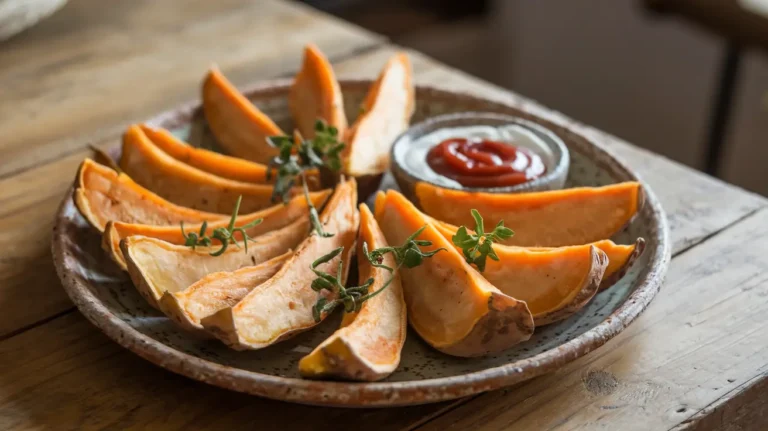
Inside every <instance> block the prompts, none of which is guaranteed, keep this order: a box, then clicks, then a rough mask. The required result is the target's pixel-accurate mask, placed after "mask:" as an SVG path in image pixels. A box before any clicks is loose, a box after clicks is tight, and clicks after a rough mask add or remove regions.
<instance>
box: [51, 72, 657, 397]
mask: <svg viewBox="0 0 768 431" xmlns="http://www.w3.org/2000/svg"><path fill="white" fill-rule="evenodd" d="M370 84H371V81H342V82H341V87H342V90H343V93H344V98H345V100H344V103H345V106H346V107H347V108H348V112H347V115H348V117H349V118H350V119H353V118H355V117H356V115H357V112H356V111H357V109H356V107H357V106H359V105H360V102H361V100H362V99H363V97H364V95H365V93H366V92H367V90H368V87H369V86H370ZM288 86H289V82H288V81H273V82H266V83H263V84H260V85H258V86H256V87H254V88H252V89H250V90H249V91H247V92H246V95H247V96H248V97H249V98H250V99H251V100H253V101H254V102H256V104H257V105H258V106H259V107H260V108H261V109H262V110H263V111H265V112H266V113H267V114H268V115H269V116H270V117H272V118H273V119H274V120H275V121H276V122H277V123H278V124H279V125H280V126H281V127H282V128H283V130H292V129H293V128H292V125H291V119H290V115H289V111H288V105H287V92H288V88H289V87H288ZM416 98H417V103H416V114H415V115H414V118H413V122H414V123H415V122H419V121H421V120H423V119H426V118H429V117H431V116H434V115H438V114H445V113H450V112H459V111H488V112H499V113H503V114H508V115H514V116H519V117H523V118H526V119H529V120H531V121H534V122H536V123H539V124H541V125H543V126H545V127H547V128H549V129H550V130H552V131H553V132H554V133H556V134H557V135H559V136H560V137H561V138H562V139H563V140H564V141H565V142H566V144H567V145H568V147H569V150H570V153H571V169H570V174H569V177H568V181H567V186H568V187H572V186H600V185H604V184H610V183H615V182H620V181H628V180H639V179H638V177H637V175H636V174H635V173H634V172H633V171H632V170H631V169H630V168H629V167H627V166H625V165H624V164H623V163H622V162H620V161H618V160H617V159H616V158H615V157H614V156H612V155H611V154H609V153H608V152H607V151H606V150H605V149H603V148H601V147H599V146H598V145H597V144H595V143H593V142H590V141H589V140H588V139H586V138H584V137H583V136H581V135H579V134H577V133H575V132H574V131H573V130H570V129H569V128H568V127H567V126H559V125H556V124H553V123H551V122H548V121H545V120H543V119H540V118H538V117H535V116H533V115H531V114H529V113H526V112H522V111H520V110H519V109H515V108H512V107H509V106H505V105H501V104H498V103H494V102H490V101H487V100H484V99H480V98H476V97H474V96H470V95H466V94H460V93H454V92H449V91H443V90H437V89H434V88H428V87H418V88H417V91H416ZM149 123H150V124H152V125H155V126H162V127H165V128H167V129H170V130H171V131H173V133H174V134H176V135H177V136H179V137H181V138H183V139H186V140H188V141H190V142H192V143H193V144H195V145H200V146H205V147H214V148H215V142H214V141H213V139H212V138H211V137H210V134H209V133H208V131H207V129H206V126H205V121H204V119H203V116H202V113H201V111H200V109H199V106H197V105H194V106H193V105H189V106H184V107H181V108H179V109H177V110H174V111H171V112H167V113H165V114H162V115H160V116H158V117H156V118H154V119H152V120H151V121H150V122H149ZM643 186H644V188H645V195H646V199H645V205H644V206H643V208H642V210H641V211H640V212H639V213H638V215H637V216H636V217H635V219H634V220H633V222H632V223H631V224H630V225H629V226H628V227H627V228H626V229H625V230H624V231H622V232H620V233H619V234H617V235H616V236H615V237H614V238H613V239H614V240H615V241H616V242H619V243H624V244H631V243H632V242H633V241H634V239H635V238H637V237H643V238H645V239H646V249H645V252H644V253H643V255H642V256H641V258H640V259H639V260H638V261H637V262H635V264H634V265H633V266H632V267H631V269H630V270H629V271H628V272H627V273H626V274H625V275H624V276H623V277H622V278H621V280H620V281H619V282H618V283H617V284H616V285H614V286H613V287H611V288H610V289H609V290H607V291H605V292H602V293H600V294H598V295H597V296H596V297H595V298H594V299H593V300H592V301H591V302H590V303H589V305H588V306H586V307H585V308H584V309H582V310H581V311H580V312H579V313H577V314H575V315H574V316H572V317H570V318H569V319H567V320H564V321H562V322H559V323H557V324H553V325H549V326H546V327H542V328H537V329H536V332H535V334H534V335H533V337H532V338H531V339H530V340H529V341H527V342H525V343H522V344H520V345H518V346H516V347H514V348H512V349H510V350H507V351H505V352H504V353H502V354H499V355H495V356H490V357H485V358H473V359H462V358H454V357H450V356H447V355H444V354H442V353H440V352H438V351H436V350H434V349H432V348H430V347H429V346H428V345H426V344H425V343H424V342H422V341H421V340H420V339H419V337H418V336H416V335H415V334H414V333H412V332H409V334H408V337H407V341H406V343H405V349H404V351H403V355H402V362H401V363H400V367H399V368H398V369H397V371H396V372H395V373H394V374H392V375H391V376H390V377H389V378H387V379H386V380H384V381H381V382H377V383H347V382H328V381H310V380H303V379H300V378H299V374H298V370H297V364H298V361H299V359H300V358H301V357H302V356H304V355H305V354H307V353H308V352H310V351H311V350H312V348H314V347H315V346H316V345H317V344H319V343H320V342H321V341H322V340H324V339H325V338H326V337H328V336H329V335H330V334H331V333H332V332H333V331H334V330H335V329H336V328H337V327H338V321H339V313H335V315H334V316H333V317H332V318H329V319H326V321H325V322H323V323H322V324H321V325H319V326H318V327H316V328H315V329H313V330H311V331H308V332H305V333H303V334H300V335H298V336H296V337H294V338H292V339H290V340H288V341H285V342H282V343H278V344H276V345H274V346H271V347H269V348H267V349H263V350H258V351H251V352H237V351H234V350H230V349H228V348H226V347H225V346H224V345H222V344H221V343H219V342H218V341H214V340H205V339H200V338H196V336H194V335H190V334H189V333H187V332H184V331H183V330H181V329H179V328H178V327H177V326H175V325H174V324H173V323H172V322H171V321H170V320H168V319H167V318H165V317H164V316H163V315H162V314H160V313H159V312H158V311H156V310H155V309H153V308H151V307H150V306H149V305H147V304H146V303H145V301H144V300H143V299H142V297H141V296H140V295H139V293H138V292H137V291H136V290H135V289H134V287H133V285H132V284H131V282H130V280H129V279H128V277H127V275H126V274H123V273H122V272H121V271H120V270H119V269H118V268H117V267H116V266H115V265H114V264H112V262H111V261H110V260H109V258H108V257H107V256H106V254H105V253H103V252H102V251H101V248H100V237H99V235H98V234H97V232H95V231H94V230H93V229H91V228H90V227H89V225H88V224H87V223H86V221H85V220H84V219H83V218H82V217H81V216H80V214H79V213H78V211H77V209H76V208H75V205H74V204H73V202H72V199H71V197H70V196H69V195H68V196H67V198H66V199H65V200H64V202H62V204H61V208H60V210H59V212H58V215H57V222H56V228H55V232H54V236H53V256H54V260H55V263H56V269H57V271H58V274H59V277H60V278H61V280H62V283H63V285H64V288H65V289H66V290H67V293H68V294H69V296H70V297H71V298H72V300H73V301H74V303H75V304H76V305H77V307H78V308H79V309H80V311H81V312H82V313H83V314H84V315H85V316H86V317H87V318H88V319H89V320H90V321H91V322H93V324H94V325H96V326H97V327H99V328H100V329H101V330H102V331H104V332H105V333H106V334H107V335H108V336H110V337H111V338H112V339H114V340H115V341H116V342H118V343H120V344H121V345H123V346H124V347H126V348H128V349H130V350H132V351H133V352H135V353H136V354H138V355H140V356H142V357H143V358H145V359H147V360H149V361H152V362H154V363H155V364H157V365H160V366H162V367H164V368H167V369H169V370H171V371H174V372H177V373H179V374H183V375H185V376H188V377H190V378H193V379H197V380H200V381H203V382H206V383H210V384H213V385H216V386H221V387H224V388H228V389H233V390H236V391H241V392H247V393H250V394H254V395H259V396H264V397H269V398H275V399H280V400H286V401H292V402H300V403H307V404H323V405H334V406H396V405H407V404H419V403H429V402H436V401H442V400H447V399H452V398H457V397H463V396H467V395H471V394H475V393H478V392H482V391H488V390H491V389H496V388H500V387H503V386H507V385H511V384H514V383H517V382H520V381H523V380H526V379H530V378H532V377H535V376H537V375H540V374H543V373H546V372H549V371H553V370H555V369H557V368H559V367H561V366H563V365H564V364H566V363H568V362H570V361H573V360H574V359H576V358H578V357H580V356H582V355H585V354H586V353H587V352H589V351H591V350H594V349H596V348H598V347H599V346H601V345H602V344H604V343H605V342H606V341H608V340H609V339H610V338H612V337H614V336H615V335H616V334H618V333H619V332H621V331H622V330H623V329H624V328H625V327H626V326H627V325H628V324H629V323H630V322H631V321H632V320H634V319H635V318H636V317H637V316H638V315H639V314H640V313H641V312H642V311H643V309H645V307H646V306H647V305H648V303H649V302H650V301H651V299H652V298H653V297H654V295H655V294H656V292H657V291H658V289H659V286H660V285H661V283H662V280H663V276H664V274H665V272H666V269H667V265H668V263H669V256H670V252H669V239H668V232H667V231H668V229H667V225H666V221H665V217H664V214H663V212H662V209H661V207H660V205H659V202H658V200H657V199H656V197H655V196H654V194H653V192H652V191H651V190H650V189H649V188H648V186H647V185H646V184H643ZM388 187H395V185H394V182H393V181H392V179H391V177H388V176H387V177H385V179H384V181H383V183H382V188H388Z"/></svg>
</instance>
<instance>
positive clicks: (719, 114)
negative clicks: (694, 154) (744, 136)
mask: <svg viewBox="0 0 768 431" xmlns="http://www.w3.org/2000/svg"><path fill="white" fill-rule="evenodd" d="M741 54H742V47H741V46H740V45H738V44H737V43H735V42H728V44H727V46H726V49H725V53H724V56H723V60H722V63H721V66H720V76H719V81H718V88H717V93H716V94H715V98H714V103H713V105H712V111H711V114H710V122H709V133H708V135H707V142H706V147H705V149H706V154H705V157H706V158H705V159H704V170H705V171H706V172H707V173H708V174H710V175H713V176H718V173H719V170H720V166H721V158H722V155H723V146H724V141H725V137H726V133H727V131H728V123H729V121H730V117H731V111H732V110H733V101H734V96H735V93H736V84H737V80H738V74H739V66H740V63H741Z"/></svg>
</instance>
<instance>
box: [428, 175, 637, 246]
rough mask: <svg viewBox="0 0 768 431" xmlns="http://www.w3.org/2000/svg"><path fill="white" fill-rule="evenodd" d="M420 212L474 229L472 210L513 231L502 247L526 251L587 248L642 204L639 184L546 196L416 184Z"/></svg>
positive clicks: (607, 235) (620, 225)
mask: <svg viewBox="0 0 768 431" xmlns="http://www.w3.org/2000/svg"><path fill="white" fill-rule="evenodd" d="M416 196H417V199H418V202H419V205H420V206H421V208H422V210H423V211H424V212H425V213H427V214H428V215H430V216H432V217H434V218H435V219H437V220H441V221H445V222H447V223H451V224H453V225H456V226H462V225H465V226H468V227H472V226H474V225H475V224H474V220H473V219H472V215H471V212H470V211H471V210H472V209H476V210H478V211H479V212H480V215H481V216H482V217H483V219H484V221H485V226H489V227H490V226H495V225H496V223H498V222H499V220H504V225H505V226H507V227H509V228H511V229H512V230H513V231H515V235H514V236H513V237H512V238H510V239H509V240H507V241H505V242H504V243H505V244H507V245H519V246H530V247H561V246H567V245H581V244H588V243H591V242H595V241H600V240H603V239H607V238H610V237H611V236H613V235H614V234H616V233H617V232H619V231H620V230H621V229H622V228H623V227H624V226H625V225H626V224H627V223H628V222H629V221H630V220H631V218H632V217H633V216H634V215H635V213H636V212H637V210H638V209H639V207H640V204H641V202H642V189H641V187H640V184H639V183H636V182H626V183H619V184H613V185H610V186H604V187H581V188H572V189H564V190H556V191H548V192H535V193H519V194H495V193H472V192H466V191H458V190H449V189H444V188H440V187H437V186H434V185H432V184H428V183H424V182H419V183H417V184H416Z"/></svg>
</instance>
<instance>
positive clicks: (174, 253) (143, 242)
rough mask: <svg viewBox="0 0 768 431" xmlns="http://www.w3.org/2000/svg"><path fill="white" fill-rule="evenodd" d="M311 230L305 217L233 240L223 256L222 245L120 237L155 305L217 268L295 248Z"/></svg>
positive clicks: (132, 271) (137, 280)
mask: <svg viewBox="0 0 768 431" xmlns="http://www.w3.org/2000/svg"><path fill="white" fill-rule="evenodd" d="M308 232H309V220H308V219H307V218H305V217H301V218H299V219H297V220H296V221H294V222H293V223H291V224H289V225H288V226H285V227H283V228H280V229H277V230H274V231H271V232H268V233H265V234H264V235H260V236H257V237H256V238H254V239H253V241H248V251H247V252H246V251H245V248H244V246H243V244H230V245H229V246H228V247H227V249H226V251H224V253H223V254H221V255H220V256H211V254H210V253H211V252H215V251H216V250H218V249H219V248H220V247H219V246H218V244H217V245H213V246H211V247H196V248H194V249H192V248H191V247H187V246H184V245H176V244H171V243H169V242H165V241H163V240H160V239H157V238H150V237H146V236H141V235H133V236H129V237H128V238H124V239H123V240H121V241H120V250H121V251H122V255H123V257H124V258H125V261H126V265H127V267H128V274H129V275H130V276H131V280H132V281H133V285H134V286H136V288H137V289H138V290H139V292H141V294H142V295H143V296H144V297H145V298H146V299H147V301H148V302H149V303H150V305H152V306H153V307H156V308H157V306H158V301H159V300H160V297H161V296H162V295H163V293H165V292H171V293H173V292H179V291H182V290H184V289H186V288H187V287H189V286H191V285H192V283H194V282H196V281H198V280H200V279H201V278H203V277H205V276H206V275H208V274H210V273H213V272H222V271H228V272H229V271H235V270H238V269H240V268H242V267H245V266H253V265H258V264H260V263H262V262H265V261H267V260H269V259H272V258H273V257H276V256H279V255H281V254H283V253H285V252H286V251H287V250H289V249H293V248H295V247H296V246H297V245H298V244H299V243H300V242H301V241H302V240H303V239H304V238H306V236H307V233H308Z"/></svg>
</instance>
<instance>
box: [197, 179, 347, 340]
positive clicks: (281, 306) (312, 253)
mask: <svg viewBox="0 0 768 431" xmlns="http://www.w3.org/2000/svg"><path fill="white" fill-rule="evenodd" d="M356 204H357V185H356V184H355V181H354V180H350V181H346V182H343V183H341V184H339V185H338V186H336V190H335V191H334V194H333V195H332V196H331V199H330V200H329V202H328V204H327V205H326V207H325V208H324V209H323V211H322V212H321V214H320V222H321V223H322V224H323V226H324V229H325V230H326V231H327V232H332V233H334V235H333V236H332V237H328V238H323V237H320V236H318V235H317V234H312V235H310V236H309V237H308V238H307V239H305V240H304V241H303V242H302V243H301V244H300V245H299V246H298V248H297V249H296V252H295V254H294V255H293V257H291V258H290V259H289V260H288V261H287V262H286V263H285V265H283V267H282V268H281V269H280V271H278V273H277V274H275V276H274V277H272V278H270V279H269V280H268V281H266V282H264V283H263V284H261V285H259V286H257V287H255V288H254V289H253V290H251V292H250V293H248V295H246V296H245V298H243V299H242V300H241V301H240V302H239V303H237V305H235V306H233V307H231V308H225V309H223V310H220V311H219V312H217V313H215V314H214V315H212V316H209V317H207V318H205V319H203V320H202V321H201V324H202V325H203V328H204V329H205V330H206V331H208V332H210V333H212V334H213V335H214V336H216V337H217V338H219V339H220V340H221V341H223V342H224V343H225V344H227V345H228V346H230V347H232V348H234V349H237V350H245V349H261V348H264V347H267V346H269V345H272V344H274V343H276V342H278V341H281V340H283V339H286V338H288V337H291V336H293V335H295V334H296V333H299V332H302V331H305V330H307V329H310V328H312V327H314V326H315V325H317V323H318V322H315V319H314V317H313V313H312V308H313V306H314V305H315V303H316V302H317V300H318V295H319V294H318V293H317V292H315V291H314V290H312V288H311V287H310V286H311V284H312V281H313V280H314V279H315V278H317V275H315V274H314V273H313V272H312V270H311V269H310V265H311V264H312V262H314V261H315V260H316V259H318V258H319V257H320V256H324V255H326V254H328V253H330V252H331V251H333V250H334V249H336V248H338V247H344V251H343V253H341V254H340V255H338V256H336V257H335V258H333V259H331V260H330V261H329V262H327V263H324V264H321V265H320V266H318V268H317V269H318V270H320V271H325V272H327V273H329V274H334V275H335V276H336V277H337V278H338V279H339V280H340V281H341V282H342V283H344V282H345V281H346V276H347V271H348V268H349V262H350V258H351V256H352V254H353V247H354V244H355V240H356V238H357V229H358V225H359V216H358V214H357V208H356V207H355V205H356ZM339 261H342V262H343V269H342V270H343V274H336V272H337V268H338V263H339ZM321 295H323V296H324V297H326V298H327V299H329V300H330V299H333V298H334V295H335V292H333V293H332V292H328V291H327V290H323V293H321ZM325 317H326V316H325V314H323V315H322V316H321V319H324V318H325Z"/></svg>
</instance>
